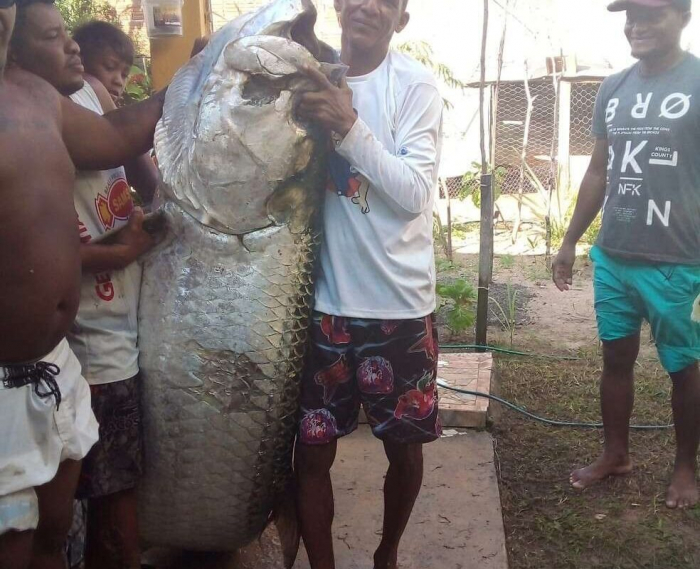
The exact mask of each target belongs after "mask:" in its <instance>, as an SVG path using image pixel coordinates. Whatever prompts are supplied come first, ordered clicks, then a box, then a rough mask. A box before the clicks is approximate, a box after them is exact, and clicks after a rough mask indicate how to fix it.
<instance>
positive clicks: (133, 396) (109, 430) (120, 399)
mask: <svg viewBox="0 0 700 569" xmlns="http://www.w3.org/2000/svg"><path fill="white" fill-rule="evenodd" d="M90 392H91V394H92V410H93V411H94V413H95V417H97V421H98V422H99V424H100V440H99V441H98V442H97V444H95V446H94V447H93V448H92V449H91V450H90V452H89V453H88V455H87V456H86V457H85V458H84V459H83V469H82V472H81V475H80V482H79V483H78V491H77V493H76V497H77V498H78V499H80V500H82V499H86V498H99V497H101V496H108V495H110V494H114V493H116V492H121V491H123V490H129V489H131V488H135V487H136V485H137V484H138V481H139V479H140V478H141V475H142V473H143V425H142V422H141V380H140V377H139V375H136V376H134V377H132V378H131V379H125V380H123V381H115V382H114V383H106V384H104V385H91V386H90Z"/></svg>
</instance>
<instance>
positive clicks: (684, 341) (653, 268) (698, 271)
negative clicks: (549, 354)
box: [591, 246, 700, 373]
mask: <svg viewBox="0 0 700 569" xmlns="http://www.w3.org/2000/svg"><path fill="white" fill-rule="evenodd" d="M591 259H592V260H593V263H594V267H595V268H594V274H593V288H594V292H595V312H596V319H597V321H598V335H599V336H600V339H601V340H603V341H604V342H611V341H613V340H621V339H622V338H627V337H629V336H633V335H634V334H637V333H638V332H639V331H640V329H641V326H642V321H643V320H647V321H648V322H649V324H650V325H651V330H652V333H653V335H654V341H655V342H656V347H657V350H658V352H659V358H660V359H661V364H662V365H663V366H664V368H665V369H666V371H668V372H669V373H675V372H678V371H682V370H684V369H685V368H687V367H688V366H690V365H692V364H694V363H695V362H697V361H698V360H699V359H700V323H698V322H697V321H695V320H694V319H693V317H692V316H693V307H694V303H695V302H696V299H698V297H699V296H700V266H691V265H673V264H661V263H645V262H640V261H631V260H628V259H622V258H620V257H613V256H611V255H608V254H607V253H605V252H604V251H603V250H602V249H601V248H600V247H597V246H596V247H593V248H592V249H591Z"/></svg>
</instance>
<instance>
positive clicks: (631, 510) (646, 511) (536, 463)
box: [493, 345, 700, 569]
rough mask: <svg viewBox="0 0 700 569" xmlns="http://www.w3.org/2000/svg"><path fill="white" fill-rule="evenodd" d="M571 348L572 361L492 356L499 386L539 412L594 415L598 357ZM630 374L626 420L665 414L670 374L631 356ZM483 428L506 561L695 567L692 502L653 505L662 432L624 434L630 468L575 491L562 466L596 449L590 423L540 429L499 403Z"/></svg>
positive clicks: (697, 552) (662, 482) (518, 568)
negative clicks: (676, 506) (489, 440)
mask: <svg viewBox="0 0 700 569" xmlns="http://www.w3.org/2000/svg"><path fill="white" fill-rule="evenodd" d="M521 348H525V349H526V351H538V352H540V353H551V350H552V347H551V346H542V345H531V346H527V347H522V346H521ZM575 355H579V356H580V357H581V359H580V360H577V361H558V360H547V359H535V358H517V357H509V356H497V358H496V366H497V373H498V377H499V384H500V391H501V393H500V394H501V395H502V396H504V397H505V398H506V399H509V400H511V401H514V402H517V403H518V404H519V405H521V406H524V407H526V408H527V409H528V410H529V411H532V412H535V413H536V414H539V415H543V416H546V417H549V418H556V419H567V420H578V421H590V422H599V421H600V407H599V405H600V399H599V394H598V377H599V374H600V367H601V360H600V356H599V354H598V353H597V350H595V349H591V350H585V351H581V352H580V353H578V354H575ZM636 373H637V385H636V402H635V411H634V415H633V418H632V422H633V423H638V424H640V423H641V424H658V423H667V422H671V420H672V419H671V406H670V387H671V386H670V381H669V379H668V377H667V375H666V374H665V372H664V371H663V370H662V369H661V367H660V366H659V364H658V362H657V361H656V360H655V359H649V358H647V359H641V360H640V365H638V366H637V370H636ZM493 433H494V437H495V438H496V442H497V445H496V458H497V465H498V474H499V482H500V488H501V498H502V503H503V513H504V520H505V525H506V539H507V547H508V552H509V559H510V567H511V569H535V568H537V569H541V568H548V569H549V568H551V569H568V568H571V569H580V568H582V567H586V568H600V569H632V568H635V569H637V568H649V569H651V568H655V569H676V568H683V569H690V568H694V567H700V538H699V537H698V536H700V508H696V509H693V510H691V511H688V512H671V511H668V510H666V508H665V506H663V499H664V493H665V490H666V484H667V481H668V476H669V474H670V468H671V465H672V463H673V457H674V449H675V443H674V435H673V432H672V431H655V432H634V433H633V434H632V436H631V447H632V454H633V460H634V462H635V471H634V472H633V473H632V474H631V475H630V476H627V477H624V478H617V479H610V480H607V481H605V482H603V483H601V484H599V485H598V486H595V487H593V488H590V489H588V490H586V491H585V492H583V493H581V492H577V491H574V490H572V489H571V488H570V486H569V483H568V476H569V472H570V471H571V469H572V468H575V467H578V466H583V465H585V464H587V463H589V462H590V461H592V460H594V459H595V458H596V457H597V456H598V454H599V452H600V450H601V448H602V446H601V443H602V433H601V432H600V431H586V430H573V429H556V428H551V427H546V426H544V425H540V424H537V423H534V422H532V421H529V420H527V419H525V418H523V417H520V416H519V415H515V414H513V413H511V412H507V411H504V412H503V413H501V414H500V416H499V417H498V419H497V421H496V423H495V424H494V425H493Z"/></svg>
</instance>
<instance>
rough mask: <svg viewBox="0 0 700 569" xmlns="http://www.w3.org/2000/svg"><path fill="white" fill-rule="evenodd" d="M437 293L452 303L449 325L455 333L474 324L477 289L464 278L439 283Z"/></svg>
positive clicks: (448, 319) (448, 318)
mask: <svg viewBox="0 0 700 569" xmlns="http://www.w3.org/2000/svg"><path fill="white" fill-rule="evenodd" d="M437 293H438V295H439V296H440V297H441V298H442V299H446V300H447V301H448V303H449V304H450V308H449V311H448V313H447V326H448V327H449V328H450V330H452V331H453V332H454V333H455V334H461V333H462V332H464V331H466V330H468V329H469V328H471V327H472V326H474V319H475V315H474V303H475V302H476V290H475V289H474V287H473V286H472V285H471V284H470V283H468V282H467V281H465V280H463V279H459V280H456V281H454V282H452V283H449V284H438V286H437Z"/></svg>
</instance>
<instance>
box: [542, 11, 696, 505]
mask: <svg viewBox="0 0 700 569" xmlns="http://www.w3.org/2000/svg"><path fill="white" fill-rule="evenodd" d="M690 8H691V0H616V1H615V2H613V3H612V4H611V5H610V6H608V9H609V10H610V11H622V10H626V12H627V22H626V25H625V34H626V36H627V39H628V40H629V42H630V45H631V47H632V55H633V56H634V57H636V58H637V59H639V62H638V63H636V64H635V65H633V66H632V67H630V68H629V69H626V70H625V71H623V72H621V73H618V74H616V75H613V76H611V77H609V78H608V79H606V80H605V82H604V83H603V85H602V86H601V88H600V92H599V94H598V99H597V101H596V106H595V116H594V119H593V135H594V136H595V138H596V144H595V149H594V151H593V157H592V158H591V164H590V166H589V168H588V171H587V172H586V176H585V177H584V180H583V182H582V184H581V189H580V192H579V197H578V201H577V203H576V210H575V212H574V216H573V218H572V220H571V225H570V226H569V229H568V231H567V234H566V237H565V239H564V243H563V244H562V247H561V250H560V251H559V254H558V255H557V257H556V259H555V260H554V264H553V268H552V270H553V278H554V282H555V284H556V285H557V287H558V288H559V289H560V290H568V288H569V285H570V284H571V282H572V269H573V265H574V260H575V255H576V243H577V242H578V240H579V239H580V238H581V236H582V235H583V233H584V232H585V231H586V229H587V228H588V226H589V225H590V224H591V222H592V221H593V219H594V218H595V217H596V215H597V214H598V212H600V211H601V210H602V215H603V217H602V226H601V230H600V235H599V236H598V241H597V243H596V245H595V246H594V247H593V249H592V250H591V258H592V259H593V261H594V264H595V274H594V290H595V310H596V318H597V320H598V333H599V336H600V339H601V340H602V342H603V374H602V380H601V403H602V411H603V423H604V424H605V449H604V452H603V455H602V456H601V457H600V458H599V459H598V460H597V461H595V462H594V463H593V464H591V465H590V466H588V467H586V468H581V469H579V470H576V471H574V472H572V474H571V483H572V485H573V486H574V487H575V488H579V489H583V488H586V487H588V486H590V485H591V484H594V483H595V482H598V481H599V480H601V479H603V478H605V477H607V476H610V475H616V474H624V473H627V472H629V471H630V470H631V469H632V463H631V461H630V457H629V441H628V438H629V420H630V415H631V413H632V404H633V400H634V376H633V369H634V363H635V360H636V358H637V354H638V352H639V340H640V328H641V324H642V321H643V320H648V321H649V323H650V324H651V329H652V332H653V334H654V339H655V341H656V346H657V349H658V352H659V357H660V359H661V363H662V364H663V366H664V368H665V369H666V370H667V371H668V372H669V374H670V376H671V379H672V381H673V414H674V420H675V424H676V441H677V450H676V463H675V468H674V472H673V476H672V478H671V483H670V486H669V488H668V492H667V495H666V505H667V506H668V507H670V508H687V507H690V506H693V505H695V504H696V503H697V502H698V489H697V483H696V462H697V451H698V442H699V441H700V413H699V412H698V409H700V372H699V371H698V359H700V323H699V322H698V321H697V318H695V317H694V316H693V315H694V314H695V312H694V306H695V304H697V303H698V302H700V59H698V58H696V57H695V56H693V55H691V54H689V53H687V52H685V51H683V50H682V49H681V44H680V40H681V34H682V31H683V29H684V28H685V27H686V26H687V24H688V22H689V21H690V17H691V15H690Z"/></svg>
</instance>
